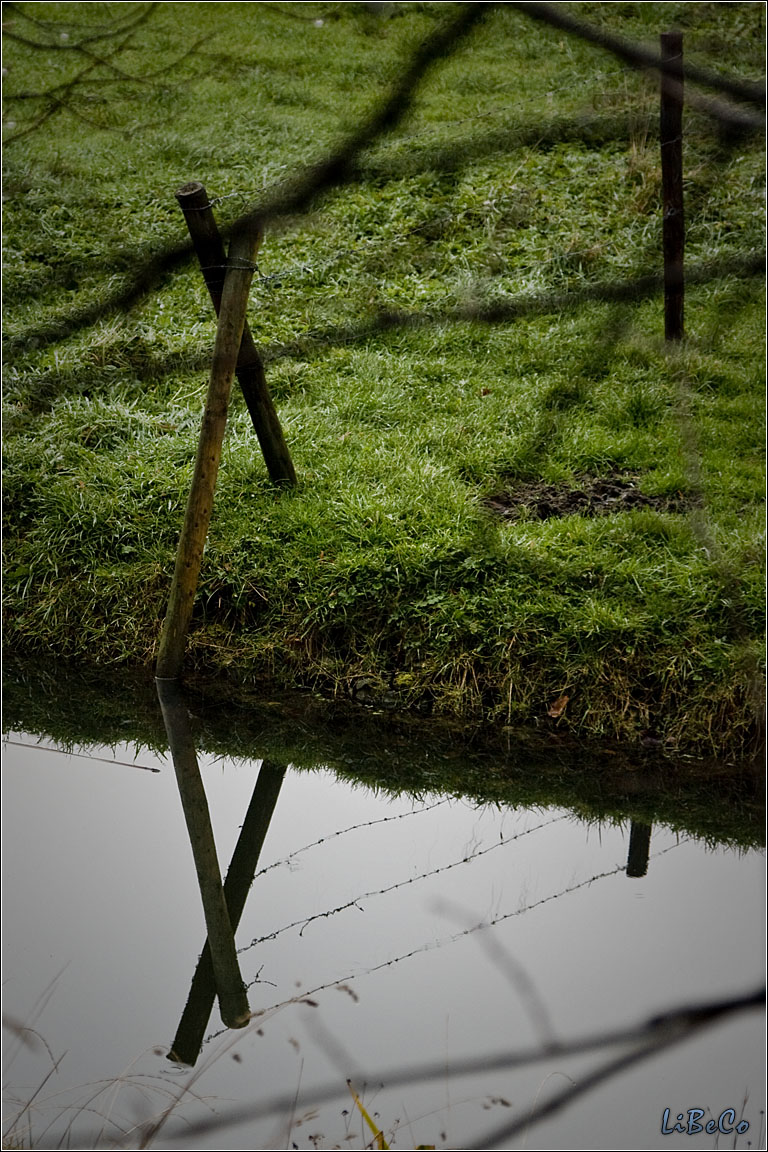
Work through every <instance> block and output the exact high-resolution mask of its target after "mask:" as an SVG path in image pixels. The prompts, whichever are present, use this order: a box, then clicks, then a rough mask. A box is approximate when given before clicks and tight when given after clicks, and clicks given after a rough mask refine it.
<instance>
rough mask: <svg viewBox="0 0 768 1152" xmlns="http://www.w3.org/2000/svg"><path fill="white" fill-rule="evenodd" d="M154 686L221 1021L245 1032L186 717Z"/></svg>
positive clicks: (174, 689) (174, 694) (175, 694)
mask: <svg viewBox="0 0 768 1152" xmlns="http://www.w3.org/2000/svg"><path fill="white" fill-rule="evenodd" d="M155 683H156V687H157V695H158V698H159V700H160V707H161V709H162V712H163V721H164V722H165V730H166V732H167V733H168V742H169V744H170V746H171V755H172V756H173V766H174V768H175V770H176V781H177V783H178V785H179V793H180V794H181V803H182V807H183V808H184V819H185V820H186V822H187V831H188V832H189V839H190V843H191V845H192V854H193V855H194V857H195V868H196V869H197V882H198V884H199V885H200V895H201V897H202V900H203V912H204V914H205V924H206V927H207V929H208V940H209V942H210V946H211V960H212V964H213V971H214V975H215V979H216V990H217V992H218V995H219V1011H220V1012H221V1019H222V1022H223V1023H224V1024H226V1026H227V1027H228V1028H243V1027H244V1026H245V1025H246V1024H247V1023H248V1020H249V1019H250V1013H249V1009H248V998H247V996H246V994H245V986H244V985H243V978H242V976H241V975H240V968H239V965H238V963H237V953H236V952H235V937H234V934H233V932H232V925H231V923H230V919H229V912H228V911H227V902H226V900H225V899H224V890H223V888H222V886H221V873H220V872H219V861H218V858H217V856H216V844H215V841H214V839H213V829H212V828H211V815H210V812H209V810H208V799H207V797H206V795H205V788H204V787H203V781H202V778H201V776H200V769H199V768H198V766H197V755H196V753H195V745H194V741H193V740H192V733H191V731H190V727H189V713H188V712H187V706H186V703H185V700H184V696H183V694H182V692H181V689H180V688H179V686H178V684H176V683H175V681H172V680H157V681H156V682H155Z"/></svg>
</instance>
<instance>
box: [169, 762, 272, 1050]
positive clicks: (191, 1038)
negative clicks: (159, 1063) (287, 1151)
mask: <svg viewBox="0 0 768 1152" xmlns="http://www.w3.org/2000/svg"><path fill="white" fill-rule="evenodd" d="M284 776H285V768H281V767H280V766H279V765H277V764H273V763H272V762H271V761H269V760H264V761H263V763H262V765H261V770H260V772H259V775H258V777H257V780H256V784H255V787H254V789H253V796H252V797H251V802H250V804H249V805H248V812H247V813H246V817H245V821H244V822H243V827H242V830H241V832H240V837H239V839H238V841H237V846H236V847H235V851H234V853H233V854H232V862H231V864H230V865H229V872H228V873H227V878H226V880H225V881H224V896H225V899H226V901H227V908H228V909H229V919H230V922H231V924H232V928H233V930H234V931H236V930H237V926H238V924H239V923H240V917H241V916H242V914H243V908H244V907H245V901H246V898H247V896H248V892H249V891H250V887H251V884H252V883H253V877H254V874H255V872H256V865H257V864H258V862H259V854H260V852H261V847H262V845H263V843H264V837H265V836H266V834H267V829H268V828H269V822H270V820H271V819H272V814H273V812H274V810H275V804H276V803H277V797H278V795H279V794H280V787H281V785H282V783H283V778H284ZM215 995H216V981H215V978H214V975H213V963H212V961H211V949H210V947H209V945H208V941H207V940H206V942H205V946H204V948H203V951H202V953H201V955H200V960H199V961H198V964H197V968H196V969H195V974H194V976H193V977H192V986H191V988H190V990H189V998H188V1000H187V1003H186V1007H185V1008H184V1011H183V1013H182V1016H181V1020H180V1021H179V1027H178V1030H177V1032H176V1035H175V1037H174V1040H173V1044H172V1045H171V1050H170V1052H169V1053H168V1059H169V1060H173V1061H174V1062H176V1063H180V1064H194V1063H195V1061H196V1060H197V1057H198V1055H199V1054H200V1049H201V1047H202V1044H203V1036H204V1034H205V1029H206V1027H207V1025H208V1020H209V1019H210V1015H211V1011H212V1009H213V1001H214V997H215Z"/></svg>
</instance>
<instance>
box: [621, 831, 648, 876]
mask: <svg viewBox="0 0 768 1152" xmlns="http://www.w3.org/2000/svg"><path fill="white" fill-rule="evenodd" d="M652 827H653V825H652V824H639V823H638V822H637V821H636V820H633V821H632V824H631V826H630V829H629V853H628V855H627V876H632V877H640V876H645V874H646V872H647V871H648V855H649V853H650V848H651V829H652Z"/></svg>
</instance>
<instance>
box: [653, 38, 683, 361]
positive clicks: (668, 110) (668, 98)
mask: <svg viewBox="0 0 768 1152" xmlns="http://www.w3.org/2000/svg"><path fill="white" fill-rule="evenodd" d="M661 58H662V60H663V61H664V62H665V63H669V64H670V65H671V70H670V71H662V73H661V116H660V123H659V129H660V136H661V182H662V197H663V205H664V219H663V245H664V336H665V338H666V339H667V340H682V338H683V297H684V291H685V284H684V269H683V252H684V248H685V220H684V216H683V34H682V32H662V33H661Z"/></svg>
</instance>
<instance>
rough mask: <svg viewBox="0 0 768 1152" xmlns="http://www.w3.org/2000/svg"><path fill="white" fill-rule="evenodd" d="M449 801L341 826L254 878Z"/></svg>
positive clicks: (277, 861) (271, 865)
mask: <svg viewBox="0 0 768 1152" xmlns="http://www.w3.org/2000/svg"><path fill="white" fill-rule="evenodd" d="M448 803H449V797H445V798H444V799H442V800H437V801H436V802H435V803H434V804H428V805H427V806H426V807H425V808H414V809H412V810H411V811H410V812H398V814H397V815H396V816H382V817H380V818H379V819H378V820H364V821H362V822H361V823H360V824H350V826H349V827H348V828H339V829H338V830H337V831H336V832H330V833H329V834H328V835H327V836H321V837H320V838H319V839H318V840H313V841H312V843H311V844H305V845H304V847H303V848H297V849H296V851H295V852H289V853H288V855H287V856H283V857H282V859H280V860H275V862H274V864H268V865H267V867H266V868H260V869H259V871H258V872H257V873H256V876H255V877H254V879H256V877H258V876H264V875H265V874H266V873H267V872H272V871H274V869H275V868H283V867H285V866H286V865H290V863H291V861H292V860H295V859H296V857H297V856H301V855H302V854H303V853H304V852H309V850H310V849H311V848H318V847H319V846H320V845H321V844H328V843H330V841H331V840H335V839H336V838H337V837H338V836H346V835H347V833H348V832H359V831H360V830H361V829H362V828H374V827H376V825H378V824H390V823H391V822H392V821H393V820H405V819H406V818H407V817H409V816H421V815H423V813H425V812H432V811H434V809H435V808H441V807H442V806H443V805H444V804H448ZM249 947H250V945H249ZM244 950H245V949H243V951H244Z"/></svg>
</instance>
